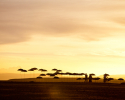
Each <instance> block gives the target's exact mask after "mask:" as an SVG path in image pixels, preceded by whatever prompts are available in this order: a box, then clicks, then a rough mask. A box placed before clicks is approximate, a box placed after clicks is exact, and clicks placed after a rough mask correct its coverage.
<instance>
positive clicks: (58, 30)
mask: <svg viewBox="0 0 125 100" xmlns="http://www.w3.org/2000/svg"><path fill="white" fill-rule="evenodd" d="M31 67H37V68H44V69H47V70H51V69H52V68H57V69H61V70H63V71H64V72H67V71H69V72H82V73H88V74H89V73H95V74H96V75H102V74H104V73H108V74H110V75H112V74H125V1H124V0H120V1H119V0H37V1H36V0H3V1H0V69H1V70H0V73H18V72H17V69H18V68H24V69H26V70H28V69H30V68H31ZM0 78H1V77H0Z"/></svg>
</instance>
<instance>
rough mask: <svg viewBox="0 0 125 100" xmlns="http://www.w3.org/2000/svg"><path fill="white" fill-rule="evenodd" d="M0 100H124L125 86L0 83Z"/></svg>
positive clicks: (71, 83) (72, 83)
mask: <svg viewBox="0 0 125 100" xmlns="http://www.w3.org/2000/svg"><path fill="white" fill-rule="evenodd" d="M0 93H1V94H0V95H1V96H0V98H1V100H80V99H81V100H125V85H121V84H114V83H106V84H104V83H82V82H39V83H38V82H4V81H3V82H0Z"/></svg>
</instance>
